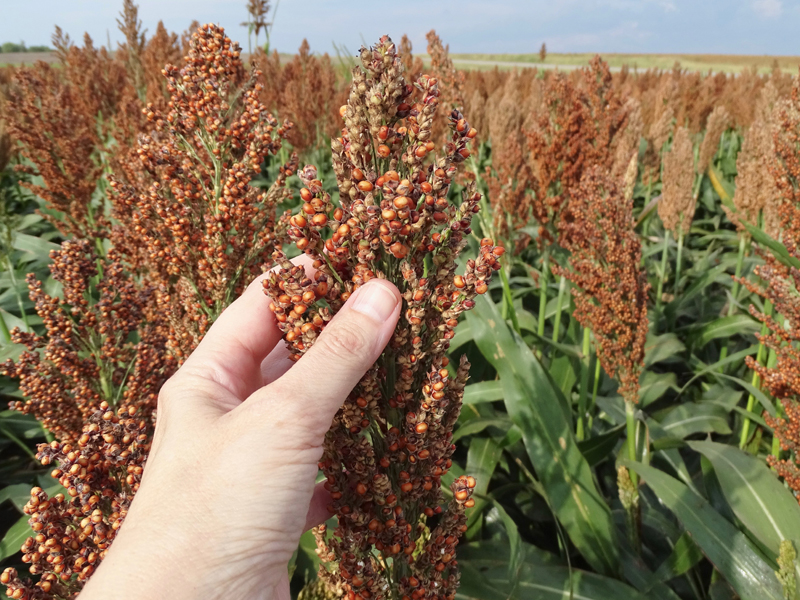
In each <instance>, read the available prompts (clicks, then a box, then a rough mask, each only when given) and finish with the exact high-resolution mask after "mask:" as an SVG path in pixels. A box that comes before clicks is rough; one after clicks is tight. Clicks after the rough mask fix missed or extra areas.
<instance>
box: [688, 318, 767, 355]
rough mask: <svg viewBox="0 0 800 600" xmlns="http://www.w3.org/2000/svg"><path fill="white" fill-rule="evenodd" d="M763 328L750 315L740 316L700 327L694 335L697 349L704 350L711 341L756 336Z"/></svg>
mask: <svg viewBox="0 0 800 600" xmlns="http://www.w3.org/2000/svg"><path fill="white" fill-rule="evenodd" d="M760 328H761V324H760V323H759V322H758V321H756V320H755V319H753V318H752V317H751V316H750V315H745V314H738V315H731V316H729V317H722V318H720V319H717V320H716V321H712V322H711V323H706V324H705V325H703V326H702V327H700V328H699V329H698V330H697V331H696V332H694V335H696V336H697V337H696V339H695V340H694V343H695V346H696V348H702V347H703V346H705V345H706V344H707V343H708V342H710V341H711V340H716V339H718V338H724V339H728V338H731V337H733V336H735V335H749V334H754V333H755V332H756V331H758V330H759V329H760Z"/></svg>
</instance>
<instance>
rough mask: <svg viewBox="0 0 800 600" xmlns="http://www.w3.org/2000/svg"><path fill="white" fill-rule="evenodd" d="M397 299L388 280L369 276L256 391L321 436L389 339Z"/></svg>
mask: <svg viewBox="0 0 800 600" xmlns="http://www.w3.org/2000/svg"><path fill="white" fill-rule="evenodd" d="M400 299H401V297H400V292H398V290H397V288H396V287H395V286H394V285H392V284H391V283H389V282H388V281H385V280H383V279H372V280H370V281H369V282H368V283H366V284H365V285H363V286H361V287H360V288H358V290H356V291H355V293H354V294H353V295H352V296H351V297H350V298H349V299H348V300H347V302H346V303H345V305H344V306H343V307H342V309H341V310H340V311H339V312H338V313H337V314H336V316H335V317H334V318H333V319H332V320H331V322H330V323H328V325H327V326H326V327H325V330H324V331H323V332H322V333H321V334H320V336H319V338H318V339H317V340H316V341H315V342H314V345H313V346H312V347H311V349H310V350H309V351H308V352H306V353H305V354H304V355H303V357H302V358H301V359H300V360H299V361H297V363H295V364H294V365H293V366H292V368H291V369H289V371H287V372H286V373H285V374H284V375H283V376H281V377H280V378H279V379H278V380H277V381H275V382H274V383H272V384H270V385H268V386H267V387H266V388H262V390H260V391H259V392H257V393H256V394H259V395H260V394H264V395H265V398H264V399H265V401H267V402H279V403H280V404H281V406H282V407H284V409H285V410H287V411H288V412H289V414H290V415H291V416H292V417H295V418H296V419H297V421H296V422H300V423H302V426H303V427H304V428H305V429H307V431H308V433H309V434H311V435H312V436H313V438H312V439H314V440H317V439H319V440H320V441H321V439H322V436H323V435H324V434H325V432H326V431H327V430H328V429H329V428H330V425H331V421H332V420H333V416H334V415H335V414H336V411H337V410H338V409H339V407H340V406H341V405H342V404H343V403H344V400H345V398H346V397H347V395H348V394H349V393H350V392H351V391H352V390H353V388H354V387H355V386H356V384H357V383H358V381H359V380H360V379H361V377H363V375H364V373H366V372H367V370H368V369H369V368H370V367H371V366H372V365H373V364H374V363H375V361H376V360H377V359H378V357H379V356H380V355H381V353H382V352H383V349H384V347H385V346H386V344H387V343H388V342H389V340H390V339H391V337H392V334H393V333H394V329H395V325H396V324H397V319H398V317H399V316H400V307H401V302H400ZM254 395H255V394H254ZM287 416H289V415H287ZM290 418H291V417H290ZM315 443H319V442H315Z"/></svg>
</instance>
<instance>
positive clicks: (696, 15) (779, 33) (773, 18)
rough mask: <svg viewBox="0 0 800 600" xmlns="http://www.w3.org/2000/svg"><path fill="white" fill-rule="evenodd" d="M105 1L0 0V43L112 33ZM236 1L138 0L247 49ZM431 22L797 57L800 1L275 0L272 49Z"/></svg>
mask: <svg viewBox="0 0 800 600" xmlns="http://www.w3.org/2000/svg"><path fill="white" fill-rule="evenodd" d="M121 4H122V2H121V1H119V2H117V1H114V0H27V1H25V0H0V41H15V42H17V41H20V40H24V41H25V42H26V43H27V44H28V45H33V44H42V43H48V42H49V39H50V34H51V33H52V31H53V28H54V26H55V25H56V24H58V25H60V26H61V27H62V28H63V29H64V30H65V31H66V32H67V33H69V34H70V36H72V37H73V38H77V39H80V38H81V36H82V35H83V32H84V31H88V32H89V34H90V35H91V36H92V37H93V38H94V39H95V40H96V41H97V42H98V43H105V41H106V39H107V36H108V35H110V37H111V40H112V43H114V44H116V42H117V41H119V39H120V34H119V32H118V31H117V29H116V21H115V19H116V16H117V13H118V11H119V8H120V6H121ZM245 4H246V2H245V0H139V16H140V18H141V19H142V21H143V22H144V25H145V27H146V28H147V29H149V30H150V31H151V32H152V31H154V30H155V26H156V24H157V23H158V21H159V20H163V21H164V23H165V25H166V26H167V28H168V29H170V30H173V31H183V30H184V29H185V28H186V27H187V26H188V24H189V23H190V22H191V21H192V19H197V20H198V21H200V22H201V23H205V22H215V23H218V24H220V25H222V26H223V27H225V28H226V29H227V30H228V31H229V32H230V33H231V34H232V37H233V38H234V39H238V40H239V42H240V43H241V44H242V47H243V48H245V49H246V48H247V33H246V30H245V29H244V28H243V27H241V26H240V25H239V24H240V23H241V22H242V21H244V20H245V18H246V12H245ZM431 28H435V29H436V30H437V32H438V33H439V35H440V36H441V37H442V38H443V40H444V41H445V42H446V43H449V44H450V49H451V51H453V52H508V53H524V52H536V51H538V49H539V46H540V45H541V43H542V42H543V41H544V42H546V43H547V46H548V48H549V49H550V51H553V52H601V53H602V52H654V53H672V52H681V53H714V54H772V55H775V54H779V55H798V54H800V44H798V43H797V42H796V40H797V39H798V37H797V35H798V34H797V32H798V30H800V0H527V1H525V0H517V1H510V0H494V1H489V0H480V1H474V0H402V1H401V2H395V1H392V2H387V1H386V0H370V1H367V0H282V1H281V2H280V4H279V6H278V11H277V16H276V19H275V27H274V30H273V47H277V48H278V49H279V50H281V51H285V52H294V51H295V50H296V49H297V47H298V46H299V45H300V42H301V41H302V40H303V38H304V37H305V38H308V40H309V43H310V44H311V48H312V50H314V51H317V52H330V53H332V52H333V45H332V44H333V42H336V43H339V44H344V45H345V46H346V47H347V48H348V49H350V50H351V51H353V52H355V51H356V50H357V49H358V47H359V46H360V45H361V43H362V41H364V40H366V41H368V42H372V41H374V40H376V39H377V38H378V37H380V35H382V34H383V33H388V34H389V35H390V36H392V37H393V38H394V39H396V40H397V41H399V39H400V37H401V36H402V34H403V33H407V34H408V35H409V37H410V38H411V40H412V42H413V44H414V48H415V50H416V51H424V48H425V33H426V32H427V31H428V30H430V29H431Z"/></svg>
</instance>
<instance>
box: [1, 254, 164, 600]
mask: <svg viewBox="0 0 800 600" xmlns="http://www.w3.org/2000/svg"><path fill="white" fill-rule="evenodd" d="M52 259H53V264H52V266H51V271H52V274H53V278H54V279H55V280H56V281H58V282H59V283H61V284H62V286H63V295H62V297H60V298H55V297H51V296H48V295H47V294H45V293H44V292H43V291H42V286H41V283H40V282H39V281H36V280H35V279H34V278H33V277H32V276H31V277H29V279H28V283H29V288H30V290H31V298H32V299H33V300H34V301H35V303H36V311H37V313H38V315H39V316H40V317H41V318H42V320H43V322H44V325H45V331H46V333H45V335H44V336H38V335H36V334H34V333H23V332H20V331H19V330H15V331H14V332H13V341H15V342H16V343H20V344H24V345H25V346H26V347H27V350H26V351H23V353H22V355H21V357H20V358H19V359H18V360H17V361H16V362H13V361H11V360H9V361H7V362H6V363H5V364H4V365H3V367H2V369H0V371H1V372H2V373H3V374H4V375H7V376H10V377H13V378H16V379H18V380H19V382H20V390H21V392H22V394H23V395H24V397H25V400H24V401H15V402H12V403H11V408H14V409H16V410H20V411H22V412H24V413H28V414H33V415H34V416H36V418H37V419H38V420H39V421H40V422H41V423H42V424H43V425H44V426H45V427H46V428H47V429H48V430H49V431H50V432H51V433H52V434H53V435H54V436H55V438H56V440H55V441H53V442H51V443H50V444H42V445H40V446H39V451H38V453H37V458H38V459H39V460H40V461H41V462H42V464H43V465H54V466H56V467H57V468H56V469H55V470H54V471H53V472H52V475H53V477H54V478H55V479H57V480H58V481H59V482H60V483H61V485H63V486H64V488H66V491H67V494H66V495H64V494H57V495H55V496H53V497H52V498H49V497H48V496H47V494H46V493H45V492H43V491H42V490H41V489H40V488H34V489H33V490H32V491H31V499H30V501H29V502H28V504H27V505H26V507H25V513H26V514H28V515H30V517H31V519H30V524H31V528H32V530H33V533H34V535H33V536H32V537H30V538H28V540H27V541H26V542H25V544H24V545H23V547H22V552H23V558H22V560H23V561H24V562H26V563H30V572H31V574H33V575H41V576H42V577H41V579H40V581H39V582H38V583H36V584H35V585H34V584H33V583H32V582H30V581H22V580H20V579H19V578H18V577H17V573H16V571H15V570H14V569H8V570H6V571H5V572H4V573H3V575H2V577H0V581H2V582H3V583H4V584H6V585H7V586H8V590H7V593H8V595H9V596H10V597H12V598H21V599H25V600H30V599H34V598H37V599H38V598H71V597H74V596H75V595H76V594H77V593H78V591H80V589H81V587H82V586H83V583H84V582H85V580H86V579H87V578H88V577H89V576H90V575H91V574H92V573H93V571H94V569H95V568H96V567H97V565H98V564H99V562H100V561H101V560H102V558H103V556H104V555H105V552H106V550H107V549H108V547H109V545H110V544H111V542H112V541H113V539H114V536H115V535H116V532H117V530H118V529H119V527H120V525H121V524H122V522H123V520H124V519H125V515H126V513H127V510H128V507H129V506H130V502H131V500H132V498H133V495H134V494H135V493H136V490H137V489H138V486H139V481H140V480H141V475H142V470H143V467H144V462H145V460H146V458H147V454H148V451H149V448H150V441H151V435H152V427H153V416H154V411H155V407H156V400H157V397H158V390H159V389H160V387H161V385H162V384H163V382H164V381H165V380H166V379H167V378H168V377H169V375H170V374H171V373H172V372H173V370H174V361H173V360H172V359H171V358H170V355H169V353H167V351H166V328H165V327H164V326H163V325H162V324H160V321H159V319H158V318H157V316H156V315H155V314H153V313H152V311H151V296H152V290H149V289H140V288H138V287H137V286H136V284H135V283H134V282H133V280H132V279H131V278H130V277H129V276H127V275H125V273H124V271H123V269H122V266H121V264H120V262H119V260H118V259H117V257H116V256H115V253H114V252H113V251H112V252H110V253H109V255H108V257H107V258H106V259H105V260H102V261H101V260H99V259H98V258H97V256H96V255H95V253H94V252H93V249H92V245H91V244H90V243H89V242H87V241H70V242H64V244H63V245H62V249H61V250H60V251H57V252H53V254H52ZM100 271H102V273H101V272H100ZM97 277H99V281H98V282H97V283H96V284H93V281H94V280H95V278H97ZM134 337H135V338H138V340H139V341H138V342H133V341H131V339H132V338H134ZM115 411H116V412H115Z"/></svg>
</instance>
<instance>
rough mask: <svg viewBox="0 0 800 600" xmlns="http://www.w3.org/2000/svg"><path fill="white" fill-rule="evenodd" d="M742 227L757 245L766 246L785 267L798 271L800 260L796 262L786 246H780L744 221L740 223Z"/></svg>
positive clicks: (760, 230) (776, 241) (777, 242)
mask: <svg viewBox="0 0 800 600" xmlns="http://www.w3.org/2000/svg"><path fill="white" fill-rule="evenodd" d="M742 225H744V226H745V228H746V229H747V233H749V234H750V235H751V236H753V239H754V240H755V241H756V242H758V243H759V244H761V245H763V246H766V247H767V248H769V249H770V251H771V252H772V255H773V256H774V257H775V258H776V259H778V260H779V261H780V262H782V263H783V264H784V265H786V266H787V267H794V268H795V269H800V260H797V259H796V258H795V257H794V256H792V255H791V254H789V251H788V250H787V249H786V246H784V245H783V244H781V243H780V242H779V241H778V240H776V239H773V238H771V237H770V236H769V235H767V234H766V233H764V231H763V230H762V229H759V228H758V227H755V226H753V225H751V224H750V223H747V222H745V221H742Z"/></svg>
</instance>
